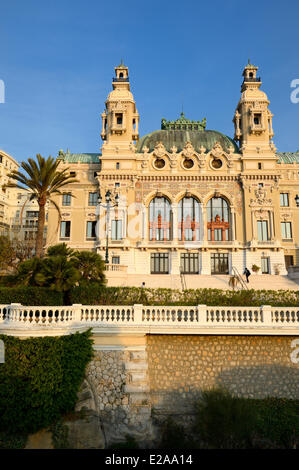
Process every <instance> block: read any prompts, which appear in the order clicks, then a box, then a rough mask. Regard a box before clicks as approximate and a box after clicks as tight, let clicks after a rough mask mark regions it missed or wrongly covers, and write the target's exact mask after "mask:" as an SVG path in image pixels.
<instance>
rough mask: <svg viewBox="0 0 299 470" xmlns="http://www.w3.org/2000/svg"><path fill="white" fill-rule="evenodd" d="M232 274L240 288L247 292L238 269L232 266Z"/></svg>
mask: <svg viewBox="0 0 299 470" xmlns="http://www.w3.org/2000/svg"><path fill="white" fill-rule="evenodd" d="M232 272H233V275H234V276H236V277H237V279H238V281H239V283H240V284H241V286H242V288H243V289H245V290H248V287H247V285H246V282H245V281H244V279H243V278H242V276H241V274H240V273H239V271H238V269H237V268H236V267H235V266H232Z"/></svg>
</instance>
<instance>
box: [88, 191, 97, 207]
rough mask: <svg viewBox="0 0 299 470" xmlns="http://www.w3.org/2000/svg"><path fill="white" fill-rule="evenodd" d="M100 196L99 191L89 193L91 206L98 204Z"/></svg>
mask: <svg viewBox="0 0 299 470" xmlns="http://www.w3.org/2000/svg"><path fill="white" fill-rule="evenodd" d="M98 198H99V195H98V193H97V192H95V193H89V195H88V205H89V206H96V205H97V203H98Z"/></svg>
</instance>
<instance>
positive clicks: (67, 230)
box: [60, 220, 71, 238]
mask: <svg viewBox="0 0 299 470" xmlns="http://www.w3.org/2000/svg"><path fill="white" fill-rule="evenodd" d="M70 236H71V221H70V220H63V221H62V222H61V223H60V238H70Z"/></svg>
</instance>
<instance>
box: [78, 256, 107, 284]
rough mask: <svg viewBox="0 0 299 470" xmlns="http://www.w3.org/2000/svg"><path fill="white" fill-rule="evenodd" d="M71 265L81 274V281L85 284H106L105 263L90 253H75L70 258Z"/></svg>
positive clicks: (99, 257)
mask: <svg viewBox="0 0 299 470" xmlns="http://www.w3.org/2000/svg"><path fill="white" fill-rule="evenodd" d="M72 263H73V265H74V266H75V268H76V269H78V270H79V272H80V274H81V279H82V280H83V281H85V282H88V281H91V282H93V281H94V282H100V283H101V284H102V285H104V284H105V283H106V277H105V273H104V270H105V263H104V260H103V258H102V257H101V256H100V255H98V254H97V253H94V252H92V251H76V252H75V253H74V254H73V256H72Z"/></svg>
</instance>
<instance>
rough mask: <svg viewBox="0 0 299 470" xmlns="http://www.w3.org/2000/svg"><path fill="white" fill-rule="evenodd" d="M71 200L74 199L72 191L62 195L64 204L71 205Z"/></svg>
mask: <svg viewBox="0 0 299 470" xmlns="http://www.w3.org/2000/svg"><path fill="white" fill-rule="evenodd" d="M71 200H72V195H71V193H64V194H63V195H62V205H63V206H70V205H71Z"/></svg>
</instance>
